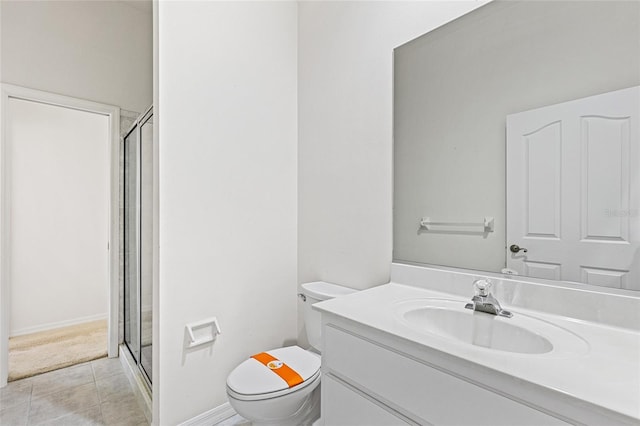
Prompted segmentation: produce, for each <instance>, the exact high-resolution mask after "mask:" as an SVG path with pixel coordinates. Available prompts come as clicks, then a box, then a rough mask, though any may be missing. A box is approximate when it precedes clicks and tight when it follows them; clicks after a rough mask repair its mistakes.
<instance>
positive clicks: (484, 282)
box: [464, 278, 513, 318]
mask: <svg viewBox="0 0 640 426" xmlns="http://www.w3.org/2000/svg"><path fill="white" fill-rule="evenodd" d="M489 287H491V281H489V279H488V278H485V279H479V280H475V281H474V282H473V289H474V291H475V293H476V294H475V296H473V298H472V299H471V303H467V304H466V305H465V306H464V307H465V308H467V309H473V310H474V311H477V312H485V313H487V314H491V315H499V316H501V317H507V318H511V317H512V316H513V314H512V313H511V312H509V311H505V310H504V309H502V308H501V307H500V303H499V302H498V300H497V299H496V298H495V297H493V295H492V294H491V293H490V292H489Z"/></svg>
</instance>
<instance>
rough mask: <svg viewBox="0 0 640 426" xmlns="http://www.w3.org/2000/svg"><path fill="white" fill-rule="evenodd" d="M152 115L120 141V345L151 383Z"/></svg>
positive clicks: (149, 112) (141, 119)
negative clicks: (122, 210)
mask: <svg viewBox="0 0 640 426" xmlns="http://www.w3.org/2000/svg"><path fill="white" fill-rule="evenodd" d="M152 118H153V111H152V109H149V111H147V112H146V113H145V114H144V115H142V116H141V117H140V118H139V119H138V120H137V121H136V124H135V125H134V127H133V129H132V130H131V131H130V132H129V134H127V136H126V137H125V138H124V232H123V234H124V341H125V343H126V346H127V348H128V349H129V352H130V353H131V355H132V356H133V358H134V360H135V363H136V364H137V365H138V367H139V369H140V371H141V372H142V376H143V377H144V378H145V379H146V381H147V382H148V383H149V384H150V383H151V379H152V364H151V359H152V347H153V332H152V323H153V290H152V289H153V229H154V216H153V211H154V196H153V194H154V182H153V180H154V171H153V121H152Z"/></svg>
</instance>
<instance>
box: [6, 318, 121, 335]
mask: <svg viewBox="0 0 640 426" xmlns="http://www.w3.org/2000/svg"><path fill="white" fill-rule="evenodd" d="M106 319H108V315H107V314H106V313H103V314H97V315H89V316H87V317H80V318H74V319H70V320H64V321H57V322H50V323H47V324H41V325H35V326H33V327H25V328H20V329H18V330H10V331H9V337H16V336H22V335H24V334H31V333H38V332H40V331H48V330H55V329H56V328H62V327H69V326H71V325H77V324H82V323H85V322H91V321H98V320H106Z"/></svg>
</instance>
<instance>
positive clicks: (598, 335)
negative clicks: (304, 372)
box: [314, 263, 640, 426]
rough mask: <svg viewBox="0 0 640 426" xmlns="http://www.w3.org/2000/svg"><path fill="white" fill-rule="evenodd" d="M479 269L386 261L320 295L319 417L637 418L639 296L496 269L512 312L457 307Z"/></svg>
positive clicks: (369, 421) (497, 287)
mask: <svg viewBox="0 0 640 426" xmlns="http://www.w3.org/2000/svg"><path fill="white" fill-rule="evenodd" d="M486 276H487V275H476V274H474V273H471V272H470V271H465V272H459V271H452V270H445V269H442V268H430V267H422V266H412V265H405V264H399V263H394V264H393V265H392V274H391V282H390V283H389V284H386V285H382V286H379V287H375V288H372V289H369V290H366V291H362V292H359V293H356V294H353V295H348V296H345V297H341V298H337V299H333V300H329V301H326V302H321V303H319V304H316V305H314V308H315V309H317V310H319V311H320V312H321V313H322V318H323V319H322V324H323V339H324V342H323V357H322V374H323V378H322V422H323V423H324V424H326V425H331V426H333V425H392V424H420V425H424V424H427V425H428V424H438V425H439V424H450V425H483V424H487V425H489V424H491V425H558V424H587V425H614V424H635V425H638V424H640V361H639V360H640V298H638V297H637V296H633V295H627V294H624V293H622V292H621V293H620V294H616V293H610V294H607V293H602V292H595V291H590V289H589V286H578V285H575V286H571V285H567V286H566V287H558V286H554V285H548V284H547V283H545V282H544V281H543V280H536V279H531V278H529V279H527V278H521V279H517V280H515V279H509V278H504V277H501V276H499V275H494V276H493V277H492V278H490V279H491V281H492V284H493V288H492V292H493V295H494V296H495V297H496V298H497V299H498V300H499V301H500V303H501V304H502V306H503V307H504V308H505V309H508V310H509V311H511V312H513V317H512V318H505V317H498V316H495V315H490V314H487V313H483V312H474V311H472V310H469V309H465V304H466V303H468V302H469V301H470V300H471V297H472V296H473V286H472V283H473V282H474V281H475V280H477V279H478V278H485V277H486Z"/></svg>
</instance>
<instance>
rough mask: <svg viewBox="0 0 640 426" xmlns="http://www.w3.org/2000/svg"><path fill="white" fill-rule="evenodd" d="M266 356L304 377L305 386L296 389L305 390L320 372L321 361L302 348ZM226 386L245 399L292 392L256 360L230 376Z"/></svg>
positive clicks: (248, 361) (302, 384)
mask: <svg viewBox="0 0 640 426" xmlns="http://www.w3.org/2000/svg"><path fill="white" fill-rule="evenodd" d="M266 352H267V353H268V354H270V355H271V356H273V357H274V358H277V359H278V360H280V361H282V362H283V363H285V364H286V365H287V366H289V367H290V368H291V369H293V370H294V371H295V372H296V373H298V374H299V375H300V376H301V377H302V379H303V382H302V383H300V384H299V385H296V386H295V388H298V387H299V386H304V385H305V382H306V381H307V380H308V379H310V378H312V377H315V376H316V375H317V373H318V371H319V370H320V357H319V356H318V355H315V354H313V353H311V352H308V351H305V350H304V349H302V348H301V347H299V346H288V347H286V348H278V349H272V350H269V351H266ZM227 386H228V387H229V389H231V390H232V391H234V392H236V393H238V394H242V395H259V394H265V393H272V392H278V391H282V390H286V389H289V385H288V384H287V382H286V381H285V380H284V379H282V378H281V377H280V376H279V375H278V374H276V373H274V372H273V371H271V369H269V368H268V367H267V366H265V365H264V364H262V363H261V362H260V361H258V360H256V359H254V358H249V359H247V360H246V361H244V362H243V363H242V364H240V365H239V366H237V367H236V368H235V369H234V370H233V371H232V372H231V374H229V377H228V378H227ZM291 389H294V388H291Z"/></svg>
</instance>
